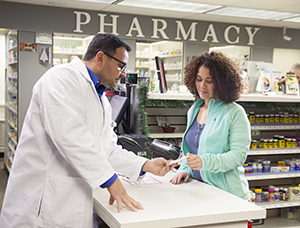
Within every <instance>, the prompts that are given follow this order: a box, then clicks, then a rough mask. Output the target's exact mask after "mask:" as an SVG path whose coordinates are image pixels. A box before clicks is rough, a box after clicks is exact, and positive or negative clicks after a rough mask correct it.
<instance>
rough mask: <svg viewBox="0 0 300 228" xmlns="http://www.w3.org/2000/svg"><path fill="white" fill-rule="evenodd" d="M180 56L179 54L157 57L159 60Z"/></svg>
mask: <svg viewBox="0 0 300 228" xmlns="http://www.w3.org/2000/svg"><path fill="white" fill-rule="evenodd" d="M181 56H182V55H181V54H173V55H159V56H158V57H160V58H163V59H165V58H175V57H181ZM154 58H155V57H152V59H154Z"/></svg>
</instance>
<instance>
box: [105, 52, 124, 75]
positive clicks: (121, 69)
mask: <svg viewBox="0 0 300 228" xmlns="http://www.w3.org/2000/svg"><path fill="white" fill-rule="evenodd" d="M102 52H103V53H104V54H105V55H107V56H108V57H110V58H112V59H114V60H116V61H117V62H119V63H122V64H123V66H122V67H121V68H120V67H118V69H119V70H120V71H124V70H125V68H126V66H127V64H126V63H124V62H122V61H121V60H119V59H117V58H115V57H113V56H112V55H110V54H108V53H106V52H105V51H102Z"/></svg>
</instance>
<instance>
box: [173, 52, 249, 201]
mask: <svg viewBox="0 0 300 228" xmlns="http://www.w3.org/2000/svg"><path fill="white" fill-rule="evenodd" d="M240 73H241V71H240V69H239V67H238V65H237V63H235V62H234V61H233V60H232V59H230V58H229V57H227V56H225V55H224V54H222V53H220V52H210V53H208V52H206V53H203V54H202V55H200V56H198V57H196V58H194V59H193V60H192V61H191V62H190V63H189V64H187V66H186V67H185V68H184V74H185V78H184V84H185V85H186V86H187V88H188V89H189V91H190V92H191V93H192V94H193V95H194V96H195V102H194V104H193V105H192V107H191V108H190V109H189V111H188V115H187V116H188V123H187V128H186V131H185V133H184V137H183V143H182V150H183V153H184V155H186V158H187V159H185V160H184V162H183V163H182V164H181V166H180V168H179V170H178V172H177V174H176V175H175V176H174V177H173V178H172V179H171V180H170V182H171V183H173V184H179V183H180V182H181V180H183V181H184V182H187V181H188V180H189V178H190V177H193V178H196V179H198V180H200V181H204V182H205V183H208V184H210V185H213V186H215V187H218V188H220V189H223V190H225V191H227V192H229V193H232V194H234V195H236V196H238V197H241V198H242V199H245V200H249V199H250V193H249V185H248V182H247V180H246V178H245V175H244V168H243V164H244V162H245V160H246V158H247V152H248V150H249V145H250V141H251V134H250V123H249V121H248V119H247V115H246V113H245V110H244V109H243V108H242V107H241V106H240V105H238V104H237V103H235V101H237V100H238V99H239V97H240V94H241V92H242V88H243V83H242V79H241V77H240Z"/></svg>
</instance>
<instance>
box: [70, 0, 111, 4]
mask: <svg viewBox="0 0 300 228" xmlns="http://www.w3.org/2000/svg"><path fill="white" fill-rule="evenodd" d="M75 1H78V2H92V3H106V4H111V3H113V2H115V1H116V0H75Z"/></svg>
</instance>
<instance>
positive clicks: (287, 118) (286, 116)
mask: <svg viewBox="0 0 300 228" xmlns="http://www.w3.org/2000/svg"><path fill="white" fill-rule="evenodd" d="M283 114H284V123H289V122H290V121H289V113H288V112H284V113H283Z"/></svg>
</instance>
